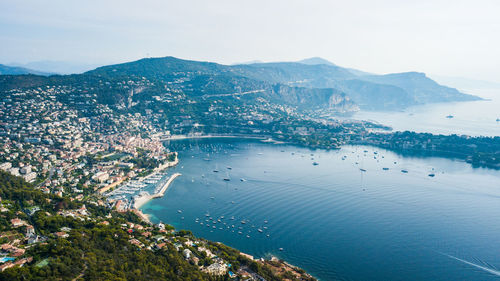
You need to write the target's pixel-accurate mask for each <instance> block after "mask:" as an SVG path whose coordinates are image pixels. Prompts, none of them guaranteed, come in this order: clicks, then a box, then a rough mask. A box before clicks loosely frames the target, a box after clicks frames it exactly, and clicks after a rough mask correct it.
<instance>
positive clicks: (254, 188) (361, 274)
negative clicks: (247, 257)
mask: <svg viewBox="0 0 500 281" xmlns="http://www.w3.org/2000/svg"><path fill="white" fill-rule="evenodd" d="M171 145H173V146H172V147H170V149H171V150H174V149H175V150H176V151H180V152H179V153H180V155H181V156H182V159H183V168H182V167H181V166H177V167H175V168H173V169H172V170H171V171H170V170H169V172H172V173H175V172H180V173H182V174H183V176H182V177H179V178H178V179H176V180H175V181H174V183H173V185H172V186H171V188H169V192H168V196H164V197H162V198H160V199H157V200H151V201H149V202H148V203H145V204H144V205H142V207H141V210H143V211H144V212H145V213H147V214H149V215H150V216H151V220H152V221H153V222H158V221H163V222H165V223H169V224H172V225H174V226H175V227H176V228H177V229H189V230H191V231H192V232H193V233H194V234H195V235H197V236H200V237H204V238H207V239H210V240H214V241H220V242H222V243H224V244H227V245H229V246H232V247H235V248H237V249H239V250H240V251H243V252H246V253H249V254H251V255H254V256H256V257H268V256H269V255H273V256H276V257H278V258H282V259H285V260H287V261H289V262H290V263H293V264H297V265H299V266H300V267H302V268H304V269H305V270H307V271H308V272H311V273H312V274H313V275H314V276H317V277H319V278H320V279H321V280H336V279H342V278H346V276H347V277H349V278H350V279H355V280H367V279H369V280H391V278H390V276H394V275H393V274H394V268H398V274H400V275H401V276H403V275H404V276H410V278H408V280H446V279H443V278H436V277H440V276H448V277H449V278H448V279H461V278H462V279H463V278H465V279H467V280H487V279H488V276H484V275H482V274H483V273H480V272H476V271H474V270H473V269H470V268H465V267H462V266H461V265H460V264H457V263H455V262H456V260H455V261H453V260H452V259H449V258H447V257H446V256H443V255H440V254H436V252H434V250H435V251H441V252H446V253H450V252H451V253H453V254H454V255H456V254H457V253H460V257H461V258H462V257H463V258H464V259H466V260H471V259H474V258H473V257H477V258H479V259H481V260H484V261H487V262H488V263H490V264H493V265H495V266H500V264H498V263H496V262H495V261H497V260H498V259H497V258H500V257H499V255H498V253H499V252H500V248H498V247H497V246H495V245H497V244H495V241H496V239H497V237H498V235H500V227H497V224H496V223H495V222H494V220H492V219H491V218H492V217H495V216H497V215H500V208H499V207H498V204H497V200H496V199H495V198H496V197H497V196H500V190H498V188H495V185H496V184H497V183H498V181H499V180H500V175H498V173H497V172H494V171H492V170H487V169H474V168H472V167H471V166H470V165H468V164H467V163H463V162H458V161H453V160H449V159H443V158H412V157H403V156H400V155H397V154H395V153H393V152H390V151H387V150H384V149H379V148H374V147H367V146H361V147H359V146H345V147H343V148H342V149H340V150H334V151H323V150H309V149H306V148H298V147H294V146H286V145H271V144H261V143H258V142H236V141H233V142H230V141H227V142H221V141H220V140H219V141H217V142H215V141H205V142H187V143H185V142H184V143H182V145H183V146H184V147H185V148H184V149H183V148H182V147H181V146H180V144H179V145H177V143H176V144H171ZM281 151H283V152H284V153H283V152H281ZM375 152H376V153H375ZM207 153H210V159H211V161H203V159H201V158H200V159H197V158H196V156H197V155H206V154H207ZM258 153H261V154H258ZM310 154H314V156H313V158H314V159H315V160H311V159H310V158H311V155H310ZM192 155H193V156H195V157H191V156H192ZM374 155H375V156H376V159H374V157H373V156H374ZM313 161H317V162H319V163H321V165H318V166H314V165H311V164H312V162H313ZM356 162H358V165H357V164H356ZM216 165H217V166H218V167H227V166H230V167H231V168H232V169H231V170H230V173H229V177H230V178H231V179H233V180H231V181H229V182H226V181H224V180H223V179H224V178H225V177H227V176H228V175H227V174H226V173H225V172H224V173H223V172H222V171H221V172H219V173H213V172H212V170H213V169H214V167H215V166H216ZM360 167H362V168H363V169H365V170H367V172H360ZM384 168H387V169H384ZM224 170H226V169H225V168H224ZM401 170H406V171H408V173H403V172H401ZM430 174H434V175H435V176H434V177H431V176H429V175H430ZM192 179H194V182H193V181H192ZM234 179H245V181H240V180H234ZM471 182H472V183H473V185H472V184H471ZM472 186H473V187H472ZM484 205H487V209H488V210H490V212H492V213H488V214H486V213H484V212H482V210H484ZM179 210H180V211H182V213H179V212H178V211H179ZM347 218H349V219H347ZM242 222H243V223H242ZM429 226H433V227H432V228H429ZM434 226H439V227H434ZM429 229H434V230H435V231H434V230H433V231H430V230H429ZM471 229H475V230H476V231H474V232H471V231H470V230H471ZM261 231H262V232H261ZM247 236H248V237H247ZM477 236H481V239H477ZM371 237H373V238H376V239H371ZM492 245H493V246H492ZM280 248H282V249H283V251H280V250H279V249H280ZM361 249H364V250H363V251H361ZM366 249H368V250H366ZM429 249H432V250H429ZM359 253H362V254H359ZM381 253H388V254H390V256H393V257H394V260H391V261H387V259H386V256H387V255H385V254H384V255H383V254H381ZM409 260H411V262H409ZM346 261H349V262H346ZM332 264H335V268H331V265H332ZM357 264H365V266H366V269H362V270H360V269H359V267H357V266H352V265H357ZM415 266H418V268H422V269H424V270H422V272H423V274H422V275H418V276H415V278H412V277H411V276H414V275H412V274H413V272H414V268H415ZM373 272H377V276H375V277H374V275H373Z"/></svg>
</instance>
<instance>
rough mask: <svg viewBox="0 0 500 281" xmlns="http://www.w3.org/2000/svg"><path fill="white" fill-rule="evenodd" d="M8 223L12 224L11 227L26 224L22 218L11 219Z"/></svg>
mask: <svg viewBox="0 0 500 281" xmlns="http://www.w3.org/2000/svg"><path fill="white" fill-rule="evenodd" d="M10 223H11V224H12V227H20V226H22V225H25V224H26V222H25V221H23V220H21V219H19V218H15V219H11V220H10Z"/></svg>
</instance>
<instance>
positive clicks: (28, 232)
mask: <svg viewBox="0 0 500 281" xmlns="http://www.w3.org/2000/svg"><path fill="white" fill-rule="evenodd" d="M33 235H35V228H34V227H33V226H32V225H28V227H26V237H31V236H33Z"/></svg>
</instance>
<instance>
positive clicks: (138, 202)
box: [133, 173, 181, 209]
mask: <svg viewBox="0 0 500 281" xmlns="http://www.w3.org/2000/svg"><path fill="white" fill-rule="evenodd" d="M180 175H181V174H180V173H175V174H173V175H171V176H170V178H169V179H168V180H167V182H165V183H164V184H163V186H162V187H161V188H160V190H158V192H157V193H155V194H152V195H150V194H147V192H146V194H145V195H143V196H140V197H137V198H134V204H133V208H134V209H139V208H140V207H141V206H142V205H144V204H146V203H147V202H149V200H151V199H154V198H160V197H163V195H165V192H166V191H167V189H168V187H169V186H170V184H171V183H172V182H173V181H174V179H175V178H177V177H178V176H180Z"/></svg>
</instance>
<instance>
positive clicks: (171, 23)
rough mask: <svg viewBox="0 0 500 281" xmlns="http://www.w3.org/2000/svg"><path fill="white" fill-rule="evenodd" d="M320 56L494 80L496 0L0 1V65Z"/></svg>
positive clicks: (499, 72)
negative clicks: (174, 57)
mask: <svg viewBox="0 0 500 281" xmlns="http://www.w3.org/2000/svg"><path fill="white" fill-rule="evenodd" d="M148 55H149V56H154V57H159V56H168V55H171V56H176V57H181V58H187V59H195V60H208V61H215V62H220V63H234V62H244V61H250V60H263V61H281V60H298V59H302V58H306V57H312V56H320V57H323V58H326V59H328V60H330V61H332V62H334V63H336V64H338V65H341V66H347V67H354V68H358V69H362V70H365V71H370V72H376V73H387V72H399V71H410V70H418V71H423V72H427V73H432V74H439V75H449V76H464V77H470V78H476V79H485V80H491V81H497V82H500V1H499V0H468V1H461V0H449V1H444V0H432V1H427V0H415V1H413V0H354V1H353V0H343V1H337V0H331V1H328V0H323V1H313V0H309V1H305V0H304V1H298V0H279V1H273V0H246V1H239V0H227V1H226V0H224V1H218V0H212V1H209V0H179V1H169V0H164V1H150V0H140V1H125V0H120V1H105V0H100V1H93V0H81V1H77V0H50V1H44V0H33V1H23V0H0V63H11V62H20V63H25V62H29V61H36V60H58V61H78V62H88V63H103V64H105V63H110V62H122V61H130V60H135V59H138V58H142V57H146V56H148Z"/></svg>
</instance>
